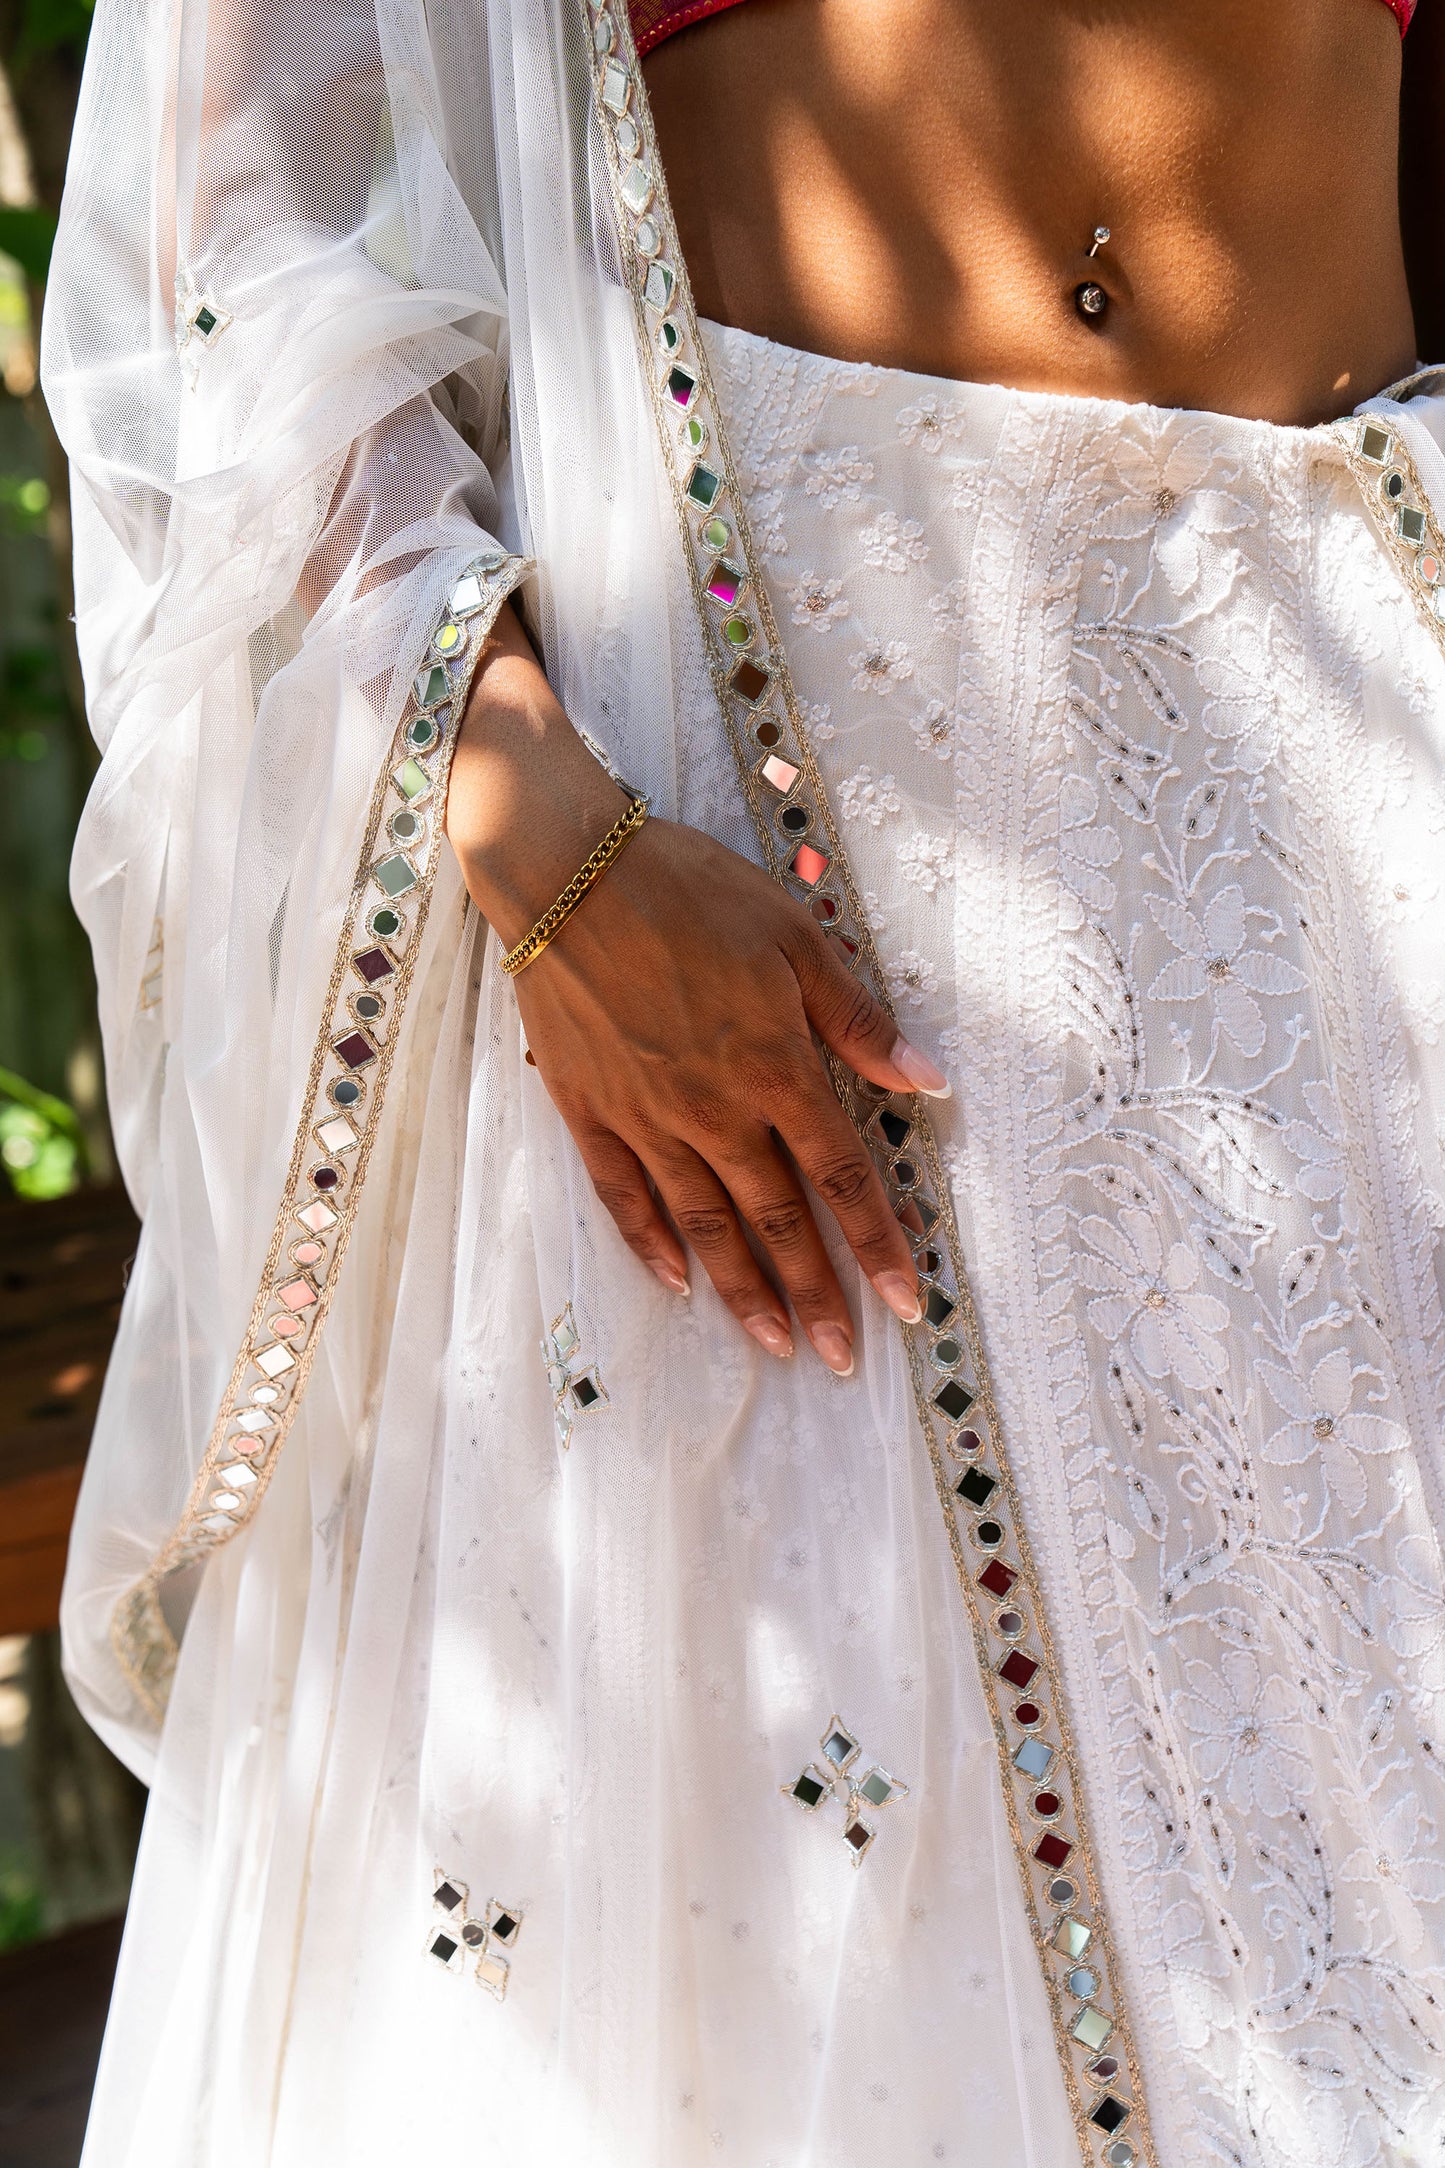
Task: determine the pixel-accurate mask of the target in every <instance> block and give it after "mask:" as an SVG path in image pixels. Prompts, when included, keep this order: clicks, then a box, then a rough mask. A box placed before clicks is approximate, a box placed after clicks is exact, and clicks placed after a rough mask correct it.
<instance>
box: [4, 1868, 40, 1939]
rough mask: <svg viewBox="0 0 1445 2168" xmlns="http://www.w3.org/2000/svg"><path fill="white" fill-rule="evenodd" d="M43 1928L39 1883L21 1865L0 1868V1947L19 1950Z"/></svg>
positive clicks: (37, 1935) (35, 1937)
mask: <svg viewBox="0 0 1445 2168" xmlns="http://www.w3.org/2000/svg"><path fill="white" fill-rule="evenodd" d="M44 1930H45V1904H44V1900H43V1899H42V1897H41V1894H40V1884H39V1883H38V1882H37V1880H36V1879H35V1876H34V1875H33V1874H31V1873H30V1872H28V1870H26V1869H25V1868H22V1867H4V1868H0V1950H18V1949H19V1948H20V1946H21V1944H22V1943H26V1942H34V1941H36V1940H37V1939H38V1937H39V1936H40V1935H41V1934H42V1933H43V1932H44Z"/></svg>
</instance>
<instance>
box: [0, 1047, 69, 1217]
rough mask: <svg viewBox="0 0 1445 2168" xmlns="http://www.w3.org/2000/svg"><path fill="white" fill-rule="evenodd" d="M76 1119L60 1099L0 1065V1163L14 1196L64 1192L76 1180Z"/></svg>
mask: <svg viewBox="0 0 1445 2168" xmlns="http://www.w3.org/2000/svg"><path fill="white" fill-rule="evenodd" d="M83 1156H84V1145H83V1142H82V1139H81V1133H80V1124H79V1122H78V1121H77V1120H76V1118H75V1114H74V1112H73V1110H72V1109H71V1108H70V1107H68V1106H67V1105H66V1104H65V1101H64V1100H63V1099H57V1098H55V1097H54V1095H53V1094H52V1093H50V1092H43V1091H39V1090H37V1088H36V1087H35V1085H33V1084H27V1083H26V1081H25V1079H24V1078H23V1077H18V1076H15V1075H14V1074H13V1073H12V1072H11V1071H10V1070H9V1069H0V1167H3V1168H4V1170H5V1172H6V1174H7V1175H8V1176H9V1179H10V1186H11V1188H12V1189H13V1190H14V1192H15V1194H16V1196H17V1197H64V1196H65V1195H67V1193H68V1192H69V1191H70V1190H72V1189H74V1188H75V1187H76V1185H77V1184H78V1183H79V1181H80V1176H81V1167H82V1161H83Z"/></svg>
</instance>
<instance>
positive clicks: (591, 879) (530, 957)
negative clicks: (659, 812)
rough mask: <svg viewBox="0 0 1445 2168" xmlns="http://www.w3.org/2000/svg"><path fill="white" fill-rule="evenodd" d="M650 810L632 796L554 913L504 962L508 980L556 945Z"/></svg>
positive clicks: (646, 802) (642, 800)
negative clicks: (567, 925)
mask: <svg viewBox="0 0 1445 2168" xmlns="http://www.w3.org/2000/svg"><path fill="white" fill-rule="evenodd" d="M650 810H651V804H650V801H649V800H648V799H646V798H642V797H637V796H635V795H634V796H633V797H632V800H631V803H630V804H629V806H628V808H627V811H626V812H625V813H624V814H623V816H622V818H621V820H619V821H614V822H613V824H612V826H611V827H610V828H609V829H608V831H607V833H606V835H605V836H604V837H603V838H602V841H601V842H600V843H599V844H598V846H597V848H596V850H595V851H593V853H592V855H591V857H590V858H588V859H587V860H585V862H584V863H583V864H582V865H580V866H579V867H578V869H577V871H576V872H575V873H574V874H573V876H572V878H571V880H570V881H569V882H568V883H567V886H566V887H565V888H564V889H563V891H562V893H561V895H560V896H559V897H558V898H557V901H556V902H555V903H554V904H553V905H552V907H551V909H550V910H548V911H544V912H543V913H542V916H541V917H540V918H539V919H538V921H537V923H536V925H535V926H534V927H533V928H532V930H531V932H530V933H524V934H523V936H522V938H521V940H520V941H519V942H518V943H517V945H516V947H515V948H510V949H508V951H507V953H506V955H505V956H504V957H503V958H502V969H503V970H504V971H505V972H506V974H507V976H508V978H509V979H514V978H515V977H516V976H517V973H518V972H519V971H525V970H526V968H527V966H528V964H530V963H534V962H535V961H536V959H537V958H538V957H539V956H540V955H541V953H542V951H543V949H544V948H545V947H546V946H547V943H548V942H549V941H555V940H556V938H557V936H558V934H559V933H560V932H561V931H562V928H563V927H564V926H565V925H566V923H567V921H568V919H569V918H570V917H571V916H572V913H573V912H574V911H575V910H576V908H577V906H578V904H579V903H580V902H581V901H582V898H583V897H584V896H585V895H586V893H587V891H588V889H589V888H592V887H594V886H595V885H596V883H597V882H598V881H600V880H601V878H602V876H603V874H604V873H605V872H606V871H607V868H608V867H609V866H610V865H611V863H612V861H613V859H614V858H616V857H618V856H619V855H620V854H621V853H622V852H623V851H625V850H626V848H627V846H628V844H629V843H630V842H631V841H632V838H633V837H634V836H635V835H636V834H637V831H638V829H639V828H640V827H641V826H642V824H643V822H644V821H645V820H646V818H647V816H648V813H649V811H650Z"/></svg>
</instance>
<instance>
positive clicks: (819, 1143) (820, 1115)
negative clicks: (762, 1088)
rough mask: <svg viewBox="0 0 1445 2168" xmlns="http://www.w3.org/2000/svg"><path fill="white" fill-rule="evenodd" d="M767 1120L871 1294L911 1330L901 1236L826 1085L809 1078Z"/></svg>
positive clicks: (914, 1277) (913, 1318)
mask: <svg viewBox="0 0 1445 2168" xmlns="http://www.w3.org/2000/svg"><path fill="white" fill-rule="evenodd" d="M809 1054H810V1056H811V1054H812V1049H811V1047H810V1048H809ZM815 1070H816V1064H815ZM775 1119H776V1123H777V1128H778V1131H779V1134H780V1135H781V1137H782V1139H783V1142H784V1143H785V1144H786V1145H787V1147H788V1149H789V1151H790V1152H791V1153H792V1155H793V1157H794V1159H795V1160H796V1161H797V1163H798V1165H799V1166H800V1167H801V1168H802V1170H803V1173H804V1174H805V1175H806V1176H807V1178H808V1180H809V1181H810V1182H811V1183H812V1185H813V1188H814V1189H815V1190H816V1191H817V1193H818V1195H819V1196H820V1197H821V1198H822V1200H823V1202H824V1203H825V1204H826V1205H827V1206H828V1208H829V1210H830V1211H831V1212H832V1214H833V1217H834V1218H835V1219H836V1220H837V1222H838V1225H839V1227H840V1228H841V1229H842V1231H843V1236H844V1239H845V1241H846V1242H847V1244H848V1247H849V1249H851V1250H852V1252H853V1255H854V1256H855V1257H856V1258H857V1260H858V1262H859V1264H860V1265H861V1266H862V1267H863V1270H864V1272H865V1273H866V1274H867V1275H868V1278H869V1279H870V1280H871V1281H872V1282H873V1285H874V1287H875V1288H876V1289H877V1291H878V1293H879V1294H880V1295H881V1296H882V1297H883V1300H884V1301H885V1302H886V1303H887V1305H888V1307H889V1309H890V1310H892V1311H893V1313H894V1315H895V1316H897V1317H901V1318H902V1319H903V1322H904V1323H905V1324H906V1325H916V1324H917V1322H918V1320H919V1318H920V1317H921V1316H922V1315H923V1309H922V1305H921V1303H920V1301H919V1297H918V1274H917V1271H916V1270H915V1267H914V1263H913V1253H912V1250H911V1249H910V1247H909V1243H908V1237H907V1236H906V1235H905V1233H904V1232H903V1229H902V1228H901V1227H900V1226H899V1224H898V1221H897V1219H896V1218H895V1217H894V1213H893V1208H892V1206H891V1205H890V1204H889V1201H888V1193H887V1191H886V1190H885V1189H884V1187H883V1184H882V1181H881V1180H880V1179H879V1174H878V1169H877V1168H876V1166H875V1165H874V1163H873V1158H872V1154H871V1153H870V1152H869V1151H868V1148H867V1146H866V1145H865V1144H864V1143H863V1141H862V1139H861V1138H860V1137H859V1135H858V1132H857V1130H856V1129H855V1128H854V1127H853V1124H852V1123H851V1122H850V1121H849V1119H848V1117H847V1115H846V1114H845V1113H844V1112H843V1109H842V1107H841V1106H839V1104H838V1101H837V1099H836V1098H835V1096H834V1094H833V1092H832V1090H831V1088H830V1087H829V1085H828V1083H827V1080H826V1078H825V1077H823V1076H822V1075H821V1074H816V1081H815V1085H814V1088H813V1089H811V1090H808V1091H806V1092H800V1093H799V1094H798V1096H797V1098H796V1099H795V1100H794V1101H793V1102H792V1103H791V1104H790V1105H786V1106H784V1107H781V1108H780V1109H779V1111H778V1114H777V1116H776V1117H775Z"/></svg>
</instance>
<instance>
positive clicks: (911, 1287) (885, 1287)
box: [873, 1272, 923, 1325]
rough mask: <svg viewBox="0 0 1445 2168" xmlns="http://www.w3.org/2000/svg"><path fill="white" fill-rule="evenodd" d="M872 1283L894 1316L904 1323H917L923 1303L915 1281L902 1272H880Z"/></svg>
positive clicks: (921, 1312) (921, 1313)
mask: <svg viewBox="0 0 1445 2168" xmlns="http://www.w3.org/2000/svg"><path fill="white" fill-rule="evenodd" d="M873 1285H874V1286H875V1287H876V1288H877V1290H878V1292H879V1294H880V1295H881V1296H882V1297H883V1300H884V1301H885V1302H886V1303H887V1305H888V1307H889V1309H890V1310H891V1311H892V1312H893V1315H894V1316H895V1317H901V1318H902V1320H903V1322H904V1324H905V1325H916V1324H917V1323H918V1320H919V1319H920V1318H921V1317H922V1315H923V1304H922V1303H921V1302H920V1301H919V1299H918V1284H917V1282H916V1281H914V1280H910V1279H909V1278H908V1277H907V1275H906V1274H905V1273H902V1272H880V1273H878V1274H877V1276H876V1277H875V1279H874V1281H873Z"/></svg>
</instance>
